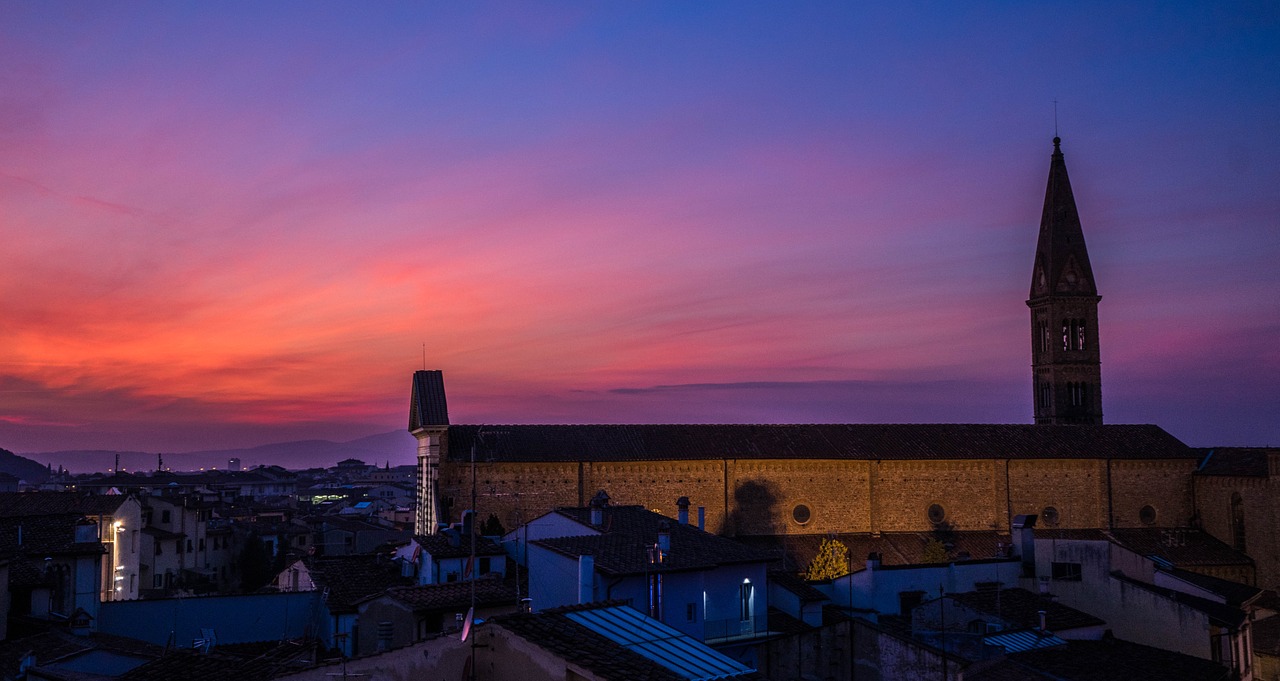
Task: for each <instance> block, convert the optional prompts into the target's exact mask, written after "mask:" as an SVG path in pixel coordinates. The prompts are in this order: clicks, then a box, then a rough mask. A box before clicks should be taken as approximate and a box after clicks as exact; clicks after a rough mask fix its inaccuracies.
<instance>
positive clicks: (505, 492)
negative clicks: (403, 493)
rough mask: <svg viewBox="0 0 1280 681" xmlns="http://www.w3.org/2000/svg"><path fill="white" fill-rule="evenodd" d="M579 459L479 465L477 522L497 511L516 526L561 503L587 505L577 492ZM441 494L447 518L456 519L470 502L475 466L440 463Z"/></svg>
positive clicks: (509, 526) (505, 521) (506, 523)
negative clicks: (473, 468)
mask: <svg viewBox="0 0 1280 681" xmlns="http://www.w3.org/2000/svg"><path fill="white" fill-rule="evenodd" d="M578 471H579V465H578V463H577V462H574V461H570V462H551V463H523V462H521V463H477V464H476V495H477V496H478V497H479V499H478V501H479V503H478V504H477V506H479V513H478V518H477V522H484V521H485V520H486V519H487V518H488V517H489V514H491V513H492V514H494V515H496V516H497V517H498V520H500V521H501V522H502V526H503V528H504V529H507V530H512V529H515V528H516V527H518V526H519V525H520V523H521V522H523V521H528V520H532V519H533V518H536V517H538V516H540V515H542V514H543V513H546V512H547V511H549V510H551V509H554V508H556V507H558V506H579V505H581V504H584V503H586V502H585V500H582V499H580V498H579V496H578ZM440 496H441V497H442V498H443V500H444V504H443V505H444V518H445V520H446V521H447V522H458V520H459V519H460V517H461V515H462V512H463V511H464V510H465V509H467V508H468V507H469V506H470V505H471V467H470V465H469V464H465V463H454V462H448V461H446V462H442V463H441V464H440Z"/></svg>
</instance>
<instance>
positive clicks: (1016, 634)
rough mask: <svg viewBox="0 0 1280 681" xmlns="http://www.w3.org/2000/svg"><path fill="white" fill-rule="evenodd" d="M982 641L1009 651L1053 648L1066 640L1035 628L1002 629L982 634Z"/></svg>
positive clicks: (1061, 644)
mask: <svg viewBox="0 0 1280 681" xmlns="http://www.w3.org/2000/svg"><path fill="white" fill-rule="evenodd" d="M982 641H983V642H984V643H988V644H990V645H993V646H1000V647H1002V648H1004V649H1005V650H1006V651H1008V652H1010V653H1020V652H1022V651H1024V650H1035V649H1037V648H1053V647H1055V646H1065V645H1067V642H1066V641H1064V640H1062V639H1060V638H1058V637H1057V636H1054V635H1053V634H1050V633H1041V632H1040V631H1039V630H1036V629H1023V630H1022V631H1003V632H1000V633H998V634H991V635H989V636H984V637H983V639H982Z"/></svg>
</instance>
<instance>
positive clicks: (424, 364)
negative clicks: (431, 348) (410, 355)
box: [422, 343, 427, 371]
mask: <svg viewBox="0 0 1280 681" xmlns="http://www.w3.org/2000/svg"><path fill="white" fill-rule="evenodd" d="M422 370H423V371H426V370H427V344H426V343H423V344H422Z"/></svg>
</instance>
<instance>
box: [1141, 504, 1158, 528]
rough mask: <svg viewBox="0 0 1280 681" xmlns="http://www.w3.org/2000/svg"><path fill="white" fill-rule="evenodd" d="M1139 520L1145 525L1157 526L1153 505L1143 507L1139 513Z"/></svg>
mask: <svg viewBox="0 0 1280 681" xmlns="http://www.w3.org/2000/svg"><path fill="white" fill-rule="evenodd" d="M1138 520H1139V521H1140V522H1142V524H1143V525H1155V524H1156V509H1155V507H1154V506H1152V505H1151V504H1147V505H1146V506H1143V507H1142V509H1141V510H1139V511H1138Z"/></svg>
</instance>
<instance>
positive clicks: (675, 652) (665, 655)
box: [564, 606, 754, 681]
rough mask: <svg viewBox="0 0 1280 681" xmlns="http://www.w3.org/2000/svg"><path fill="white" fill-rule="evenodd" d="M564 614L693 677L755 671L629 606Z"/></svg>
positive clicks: (708, 679) (695, 680) (705, 679)
mask: <svg viewBox="0 0 1280 681" xmlns="http://www.w3.org/2000/svg"><path fill="white" fill-rule="evenodd" d="M564 616H565V617H568V618H569V619H571V620H573V621H574V622H576V623H578V624H580V625H582V626H584V627H586V628H588V629H590V630H591V631H594V632H596V633H597V634H600V635H601V636H604V637H605V638H607V639H609V640H610V641H613V642H614V643H617V644H619V645H621V646H624V647H626V648H627V649H629V650H631V651H632V652H635V653H637V654H639V655H642V656H644V657H645V658H647V659H649V660H652V661H654V662H656V663H658V664H660V665H662V666H663V667H666V668H667V669H670V670H671V671H672V672H675V673H676V674H679V675H681V676H683V677H685V678H687V679H690V681H714V680H715V679H732V678H734V677H737V676H742V675H744V674H750V673H751V672H753V671H754V670H753V669H750V668H748V667H746V666H744V665H742V664H740V663H738V662H735V661H734V660H731V659H729V658H727V657H725V656H724V655H721V654H720V653H718V652H716V651H715V650H712V649H711V648H709V647H707V646H706V645H704V644H703V643H702V642H700V641H696V640H694V639H692V638H690V637H688V636H686V635H684V634H682V633H680V632H679V631H677V630H675V629H672V628H671V627H669V626H667V625H665V624H663V623H662V622H659V621H657V620H655V619H651V618H648V617H645V616H644V615H643V614H641V613H639V612H637V611H636V610H633V609H631V608H629V607H626V606H615V607H611V608H596V609H592V610H580V611H576V612H567V613H565V615H564Z"/></svg>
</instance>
